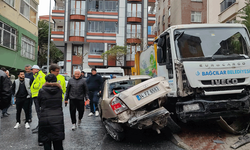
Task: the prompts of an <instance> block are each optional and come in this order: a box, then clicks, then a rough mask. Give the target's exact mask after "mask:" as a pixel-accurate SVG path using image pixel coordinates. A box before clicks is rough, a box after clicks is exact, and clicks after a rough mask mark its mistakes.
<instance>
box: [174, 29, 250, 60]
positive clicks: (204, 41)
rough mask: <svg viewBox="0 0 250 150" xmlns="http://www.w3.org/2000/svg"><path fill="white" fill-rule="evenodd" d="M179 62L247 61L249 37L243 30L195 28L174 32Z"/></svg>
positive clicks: (249, 53)
mask: <svg viewBox="0 0 250 150" xmlns="http://www.w3.org/2000/svg"><path fill="white" fill-rule="evenodd" d="M174 35H175V36H174V40H175V47H176V50H177V54H178V57H179V59H181V60H230V59H249V55H250V52H249V37H248V34H247V32H246V30H245V29H244V28H236V27H235V28H222V27H221V28H202V29H201V28H196V29H181V30H175V32H174Z"/></svg>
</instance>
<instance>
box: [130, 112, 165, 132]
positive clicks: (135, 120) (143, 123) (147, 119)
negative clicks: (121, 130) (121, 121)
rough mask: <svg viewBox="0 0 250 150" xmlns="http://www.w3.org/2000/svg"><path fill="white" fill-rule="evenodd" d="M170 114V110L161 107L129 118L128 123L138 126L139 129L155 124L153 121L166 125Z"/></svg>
mask: <svg viewBox="0 0 250 150" xmlns="http://www.w3.org/2000/svg"><path fill="white" fill-rule="evenodd" d="M168 116H169V111H168V110H166V109H165V108H164V107H161V108H158V109H155V110H153V111H150V112H148V113H146V114H144V115H141V116H137V117H132V118H130V119H129V120H128V124H129V126H130V127H134V126H137V127H138V128H139V129H142V128H144V127H149V126H151V125H152V124H153V122H161V123H162V124H158V125H160V126H166V124H167V117H168Z"/></svg>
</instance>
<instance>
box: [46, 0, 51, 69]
mask: <svg viewBox="0 0 250 150" xmlns="http://www.w3.org/2000/svg"><path fill="white" fill-rule="evenodd" d="M50 17H51V0H50V1H49V31H48V32H49V33H48V56H47V73H49V48H50Z"/></svg>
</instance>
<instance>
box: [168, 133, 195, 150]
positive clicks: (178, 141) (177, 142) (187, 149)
mask: <svg viewBox="0 0 250 150" xmlns="http://www.w3.org/2000/svg"><path fill="white" fill-rule="evenodd" d="M170 141H171V142H173V143H174V144H175V145H177V146H179V147H181V148H183V149H185V150H192V148H191V147H190V146H188V145H187V144H185V143H184V142H183V141H182V140H181V138H180V137H179V136H178V135H177V134H173V133H172V134H171V138H170Z"/></svg>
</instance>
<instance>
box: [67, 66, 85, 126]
mask: <svg viewBox="0 0 250 150" xmlns="http://www.w3.org/2000/svg"><path fill="white" fill-rule="evenodd" d="M68 99H69V100H70V101H69V111H70V117H71V122H72V125H73V126H72V130H75V129H76V109H77V111H78V125H80V124H81V119H82V117H83V113H84V104H85V102H84V100H89V97H88V87H87V85H86V82H85V80H83V79H82V77H81V70H79V69H76V70H75V71H74V76H73V78H71V79H69V82H68V85H67V90H66V96H65V106H67V103H68Z"/></svg>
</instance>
